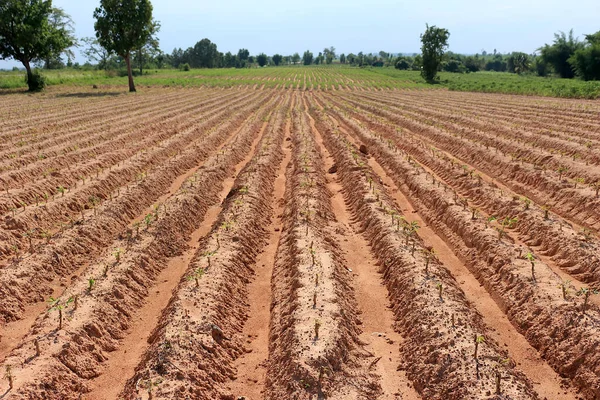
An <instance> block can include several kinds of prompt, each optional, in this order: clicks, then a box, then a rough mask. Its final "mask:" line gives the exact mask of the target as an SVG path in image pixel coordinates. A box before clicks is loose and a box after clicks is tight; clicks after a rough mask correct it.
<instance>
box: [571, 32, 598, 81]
mask: <svg viewBox="0 0 600 400" xmlns="http://www.w3.org/2000/svg"><path fill="white" fill-rule="evenodd" d="M585 40H586V42H587V44H586V45H585V47H583V48H581V49H578V50H577V51H575V54H573V55H572V56H571V58H569V64H571V66H572V67H573V70H574V71H575V73H576V74H577V76H579V77H581V78H582V79H584V80H586V81H591V80H600V31H598V32H596V33H594V34H593V35H585Z"/></svg>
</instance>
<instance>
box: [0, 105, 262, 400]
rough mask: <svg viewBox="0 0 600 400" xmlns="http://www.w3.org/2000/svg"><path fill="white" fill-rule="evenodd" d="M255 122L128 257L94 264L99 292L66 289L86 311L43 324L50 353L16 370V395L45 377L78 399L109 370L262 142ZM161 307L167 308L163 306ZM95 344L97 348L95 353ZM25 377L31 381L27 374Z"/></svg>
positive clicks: (80, 283) (172, 202) (16, 355)
mask: <svg viewBox="0 0 600 400" xmlns="http://www.w3.org/2000/svg"><path fill="white" fill-rule="evenodd" d="M254 119H255V121H254V122H253V123H249V124H247V125H246V126H245V128H244V129H243V131H241V132H240V133H239V135H238V138H237V140H234V141H233V142H232V144H231V146H230V148H229V149H228V150H229V153H228V157H219V155H218V154H214V155H212V156H210V157H209V158H208V160H207V162H206V163H205V164H203V165H202V166H201V167H200V168H199V170H198V172H199V173H201V174H199V175H198V180H196V179H193V180H191V181H190V182H189V186H188V185H186V186H185V187H184V188H182V189H181V190H180V191H179V193H177V194H176V195H175V196H173V197H172V198H170V199H169V201H167V202H166V203H165V204H164V206H163V207H166V208H163V209H162V210H160V209H159V210H158V211H157V212H156V214H155V215H154V216H152V217H151V220H152V219H154V220H155V221H154V222H151V224H152V225H156V227H154V228H153V229H150V230H148V229H147V230H146V231H145V232H140V233H139V234H137V235H136V237H135V238H132V240H133V242H131V241H130V243H131V244H130V245H129V246H127V244H128V243H127V239H126V240H121V241H117V242H116V243H114V244H113V245H115V246H118V245H120V246H122V247H121V248H123V249H124V255H123V257H122V260H120V261H117V262H116V263H114V264H113V265H110V264H108V263H109V260H110V259H111V258H112V256H111V255H110V253H111V250H109V251H108V254H107V255H106V256H105V257H104V258H103V259H101V260H100V261H98V262H97V263H95V264H94V265H92V266H90V267H89V268H88V270H87V271H86V272H87V274H86V275H85V276H86V277H87V276H88V275H90V276H92V277H96V278H95V279H97V280H98V282H97V283H95V284H94V285H95V286H93V290H89V289H88V290H87V291H86V290H85V289H83V288H84V287H85V286H86V279H85V278H83V277H82V278H80V279H78V280H77V281H76V282H75V284H74V285H73V286H72V287H70V288H69V289H68V290H67V291H66V292H65V293H63V296H62V297H63V298H73V297H74V296H78V297H79V298H80V299H79V307H80V310H75V309H73V310H72V312H71V313H72V315H71V319H70V320H69V321H68V322H66V323H65V325H66V327H64V328H65V329H64V330H65V332H64V335H61V331H62V330H60V329H59V330H57V329H56V328H55V327H56V322H54V321H50V320H48V318H44V319H42V320H41V321H39V322H38V323H37V324H38V325H39V327H36V328H34V330H33V331H34V332H35V335H36V336H35V337H36V338H38V340H41V341H42V342H43V345H42V349H43V351H42V353H41V355H40V356H39V357H34V359H33V360H30V362H29V363H28V365H27V366H26V367H25V368H23V369H22V370H21V371H18V370H17V368H15V375H16V382H17V384H16V393H21V394H22V395H24V396H32V395H34V394H35V393H37V391H38V390H39V389H38V384H39V382H44V386H45V393H46V396H55V397H50V398H77V393H86V392H88V391H89V390H90V387H89V386H90V380H91V379H93V378H95V377H97V376H99V375H100V374H101V373H102V364H104V363H105V362H106V360H107V359H109V358H110V354H109V353H111V352H113V351H115V350H117V349H118V348H119V341H120V340H122V339H124V337H125V336H126V334H127V331H129V330H130V329H131V328H132V321H131V318H132V316H133V314H134V313H135V312H137V311H138V310H139V309H140V308H141V307H143V304H144V302H145V300H144V299H145V297H147V296H149V295H150V290H151V288H152V287H153V286H154V284H155V283H156V279H157V277H158V276H160V271H161V270H162V269H163V268H166V267H168V266H169V264H168V260H169V258H171V257H175V256H180V255H181V254H182V252H183V251H184V250H185V248H186V246H187V243H188V242H189V239H190V238H189V235H190V234H192V233H193V232H194V231H195V230H196V229H197V227H198V225H200V223H199V222H198V221H201V220H202V219H203V218H204V216H205V215H206V212H207V211H208V209H209V207H210V206H211V205H214V204H216V203H217V202H218V200H219V198H218V194H219V192H220V191H221V189H222V185H224V182H226V178H227V176H229V175H230V174H231V173H234V172H235V167H236V165H237V163H239V162H241V161H242V160H244V158H245V157H247V156H246V154H248V151H249V150H250V149H251V146H252V143H255V144H256V143H257V139H256V138H257V136H258V135H259V133H260V132H259V129H258V127H260V125H261V124H262V122H261V121H260V120H256V116H254ZM165 210H166V211H165ZM159 213H161V214H160V216H159ZM163 214H164V215H163ZM147 226H150V225H147ZM110 248H112V246H110ZM108 265H110V268H109V267H108ZM103 268H106V269H105V270H104V271H105V272H104V274H103V275H100V273H101V272H100V271H102V270H103ZM178 280H179V279H178V278H175V281H178ZM167 298H168V294H167ZM165 303H166V299H165ZM155 312H157V313H160V310H155ZM148 322H151V321H148ZM40 337H41V339H40ZM33 339H34V338H31V340H27V339H26V340H25V342H26V343H27V345H26V346H23V347H21V348H20V349H18V350H16V351H15V352H13V353H12V354H11V356H10V357H8V358H7V359H6V360H5V364H11V365H16V364H19V361H18V360H25V359H28V358H30V356H31V354H30V353H31V348H30V346H31V344H32V342H33ZM46 346H47V347H46ZM90 348H93V349H94V351H91V352H90ZM65 374H67V376H70V378H69V379H66V380H63V381H62V382H61V381H57V380H56V378H57V377H58V376H62V375H65ZM19 375H20V376H22V377H23V378H21V379H19ZM25 377H27V379H24V378H25ZM67 393H68V394H67Z"/></svg>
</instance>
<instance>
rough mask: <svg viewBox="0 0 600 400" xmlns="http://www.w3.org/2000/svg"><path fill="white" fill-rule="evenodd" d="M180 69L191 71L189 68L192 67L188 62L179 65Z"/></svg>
mask: <svg viewBox="0 0 600 400" xmlns="http://www.w3.org/2000/svg"><path fill="white" fill-rule="evenodd" d="M179 69H180V70H181V71H189V70H190V69H191V68H190V64H188V63H185V64H181V65H180V66H179Z"/></svg>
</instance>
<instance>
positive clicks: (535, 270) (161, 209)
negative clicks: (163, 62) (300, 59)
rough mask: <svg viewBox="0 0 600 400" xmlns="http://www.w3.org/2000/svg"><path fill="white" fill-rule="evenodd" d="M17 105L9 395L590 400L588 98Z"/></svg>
mask: <svg viewBox="0 0 600 400" xmlns="http://www.w3.org/2000/svg"><path fill="white" fill-rule="evenodd" d="M71 90H72V89H71ZM32 101H34V100H33V99H32V98H30V97H29V96H21V95H18V94H11V95H5V96H2V98H1V99H0V105H1V107H0V116H1V118H0V138H1V140H0V185H1V189H2V191H1V193H0V214H1V215H0V272H1V273H0V296H1V298H2V302H1V303H0V337H1V340H0V372H1V373H2V379H1V380H0V398H2V399H57V400H58V399H128V400H129V399H131V400H133V399H136V400H137V399H144V400H145V399H174V398H181V399H222V400H230V399H231V400H236V399H382V400H392V399H395V400H398V399H457V400H458V399H544V398H545V399H548V400H550V399H585V400H592V399H600V308H599V305H600V296H599V295H597V290H600V258H599V257H600V256H599V254H600V246H599V238H598V233H597V229H598V228H600V214H599V213H600V200H599V197H598V188H599V182H600V155H599V154H600V153H599V149H600V119H598V115H600V114H599V113H600V104H598V103H597V102H590V101H566V100H554V99H539V98H533V97H527V98H525V97H518V96H506V95H487V94H472V93H453V92H443V91H411V90H403V91H401V90H365V89H360V88H358V89H357V88H355V89H352V88H350V87H345V88H343V87H341V86H340V87H338V88H335V87H333V88H331V90H299V89H266V88H261V87H258V86H252V87H243V86H239V87H235V88H231V89H215V88H212V89H211V88H202V89H169V88H160V89H159V88H148V89H147V90H146V91H144V92H143V93H139V94H137V95H135V96H130V95H125V94H112V95H108V93H107V94H106V95H98V96H91V97H83V96H65V95H64V93H63V92H61V91H57V92H52V91H50V93H49V94H48V95H45V96H44V98H43V99H37V101H39V102H38V103H36V104H38V106H39V111H38V112H37V113H36V114H33V115H32V114H29V113H28V112H27V111H26V110H27V109H28V105H31V104H32V103H31V102H32ZM19 105H20V106H19Z"/></svg>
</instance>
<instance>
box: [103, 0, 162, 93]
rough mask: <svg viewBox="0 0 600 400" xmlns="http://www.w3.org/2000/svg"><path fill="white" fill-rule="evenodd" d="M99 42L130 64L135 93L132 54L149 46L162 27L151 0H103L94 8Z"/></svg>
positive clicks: (130, 84) (132, 89) (131, 81)
mask: <svg viewBox="0 0 600 400" xmlns="http://www.w3.org/2000/svg"><path fill="white" fill-rule="evenodd" d="M94 18H95V19H96V23H95V24H94V29H95V30H96V37H97V38H98V43H100V45H101V46H102V47H104V48H105V49H106V50H107V51H109V52H114V53H116V54H118V55H119V56H121V57H123V59H124V60H125V63H126V65H127V76H128V79H129V91H130V92H135V85H134V83H133V74H132V71H131V53H132V52H133V51H134V50H136V49H140V48H142V47H143V46H144V45H146V44H147V43H148V42H149V41H150V40H151V39H152V35H154V34H155V33H156V32H157V31H158V28H159V25H158V23H157V22H155V21H153V20H152V4H150V1H149V0H101V1H100V7H98V8H96V10H95V11H94Z"/></svg>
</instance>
